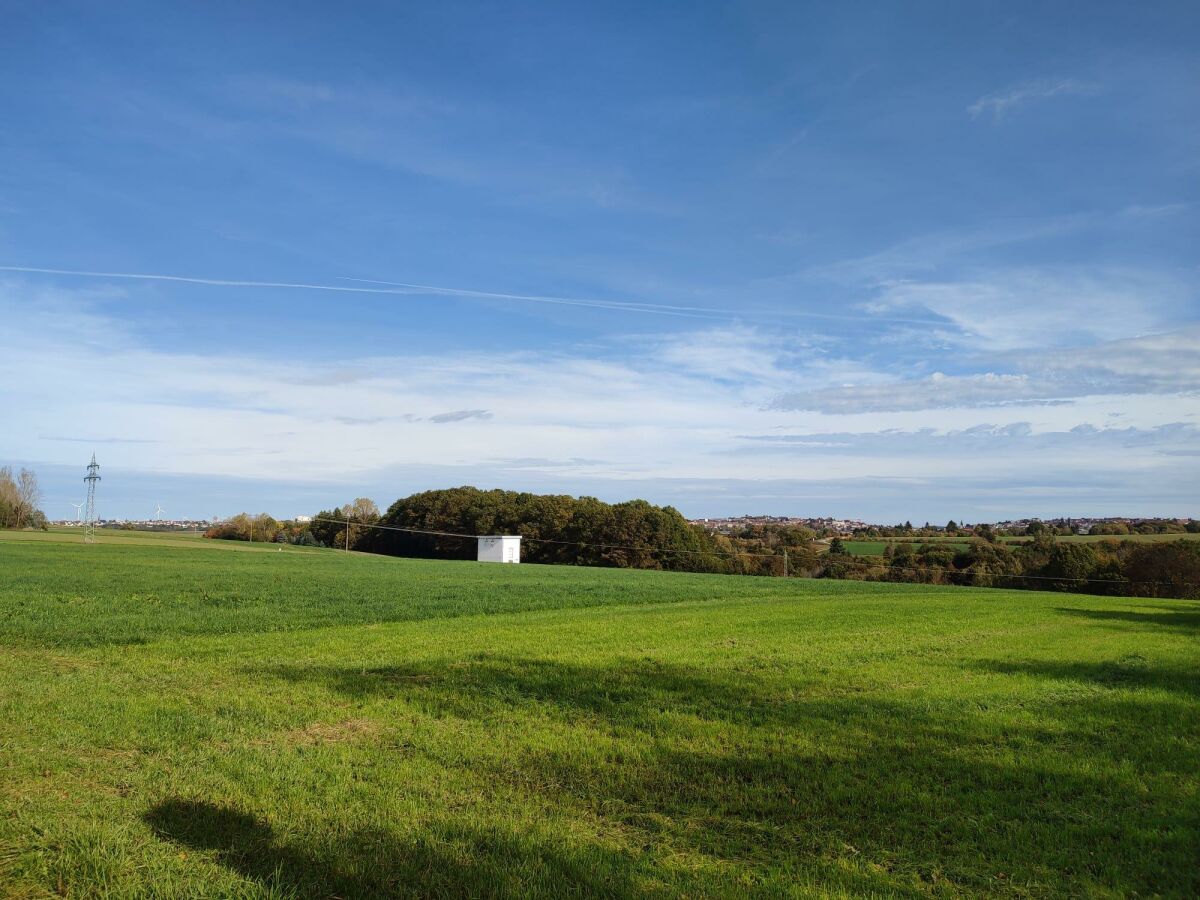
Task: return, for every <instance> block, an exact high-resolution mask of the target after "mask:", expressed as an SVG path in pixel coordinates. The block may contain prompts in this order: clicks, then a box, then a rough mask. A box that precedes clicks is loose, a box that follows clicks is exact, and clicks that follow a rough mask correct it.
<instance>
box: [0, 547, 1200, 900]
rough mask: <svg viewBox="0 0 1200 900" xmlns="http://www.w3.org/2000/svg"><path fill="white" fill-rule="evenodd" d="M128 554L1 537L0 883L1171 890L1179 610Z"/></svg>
mask: <svg viewBox="0 0 1200 900" xmlns="http://www.w3.org/2000/svg"><path fill="white" fill-rule="evenodd" d="M103 537H104V535H102V538H103ZM137 540H139V539H138V538H133V539H128V540H127V541H126V542H120V543H118V542H108V541H103V542H102V543H99V544H96V545H93V546H86V545H83V544H82V543H78V542H74V541H68V540H62V539H60V540H58V541H51V540H39V541H29V540H15V539H14V540H8V539H6V540H3V541H0V894H5V895H7V896H11V897H49V896H67V897H106V898H119V897H194V898H208V897H247V898H249V897H381V896H414V897H427V896H447V897H450V896H453V897H468V896H470V897H474V896H479V897H488V896H494V897H513V898H517V897H572V896H574V897H583V896H607V897H642V896H651V897H654V896H661V897H667V896H672V897H673V896H689V897H744V896H763V897H779V896H799V897H827V896H900V897H926V896H935V897H941V896H944V897H957V896H964V895H967V896H1005V897H1051V896H1062V897H1068V896H1070V897H1077V896H1096V897H1125V896H1135V895H1137V896H1166V897H1193V896H1196V895H1197V894H1198V893H1200V867H1197V865H1196V861H1197V859H1200V796H1198V788H1200V668H1198V667H1200V604H1197V603H1193V602H1186V601H1162V600H1154V601H1148V600H1134V599H1128V598H1099V597H1090V596H1078V595H1072V594H1048V593H1037V592H1032V591H1001V590H986V589H968V588H947V587H943V588H937V587H930V586H923V585H896V584H864V583H856V582H836V581H808V580H786V579H782V578H738V577H730V576H706V575H686V574H665V573H655V572H641V571H627V570H601V569H577V568H569V567H543V566H529V565H522V566H498V565H490V566H489V565H481V564H477V563H465V562H431V561H416V560H401V559H391V558H382V557H371V556H365V555H359V554H345V553H338V552H334V551H315V552H308V553H303V552H296V551H294V550H293V551H292V552H287V551H285V552H283V553H280V552H277V551H275V550H273V549H267V548H263V549H262V550H257V551H255V552H247V551H242V552H237V551H234V550H232V549H231V548H232V547H234V546H238V545H229V544H217V543H216V542H213V546H215V547H219V548H224V549H225V552H220V551H219V550H216V549H214V550H212V552H203V553H200V552H195V550H194V549H191V548H189V547H187V546H184V545H183V542H182V541H180V542H179V545H178V546H174V547H172V546H166V545H164V544H161V543H158V542H151V540H150V539H149V538H146V539H141V540H144V541H145V543H142V544H136V543H133V541H137ZM241 546H244V545H241ZM239 549H240V548H239Z"/></svg>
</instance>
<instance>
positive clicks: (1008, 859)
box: [260, 655, 1200, 895]
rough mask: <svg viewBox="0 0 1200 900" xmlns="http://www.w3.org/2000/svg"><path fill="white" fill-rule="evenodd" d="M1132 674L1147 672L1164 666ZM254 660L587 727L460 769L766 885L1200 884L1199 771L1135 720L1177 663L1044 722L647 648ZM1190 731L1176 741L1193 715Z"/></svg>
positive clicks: (1057, 709) (448, 708) (1183, 704)
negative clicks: (323, 662) (1189, 787)
mask: <svg viewBox="0 0 1200 900" xmlns="http://www.w3.org/2000/svg"><path fill="white" fill-rule="evenodd" d="M997 665H1000V666H1003V665H1005V664H997ZM1014 665H1017V664H1014ZM1126 668H1129V669H1130V671H1132V672H1133V673H1134V674H1133V675H1129V676H1128V677H1131V678H1135V679H1136V678H1142V679H1144V680H1145V681H1146V682H1148V683H1151V682H1153V681H1154V679H1155V678H1159V677H1165V676H1162V674H1161V673H1157V674H1156V673H1153V672H1150V671H1149V670H1145V671H1143V670H1139V669H1138V668H1137V667H1136V666H1135V667H1128V666H1127V667H1126ZM993 670H995V671H1001V672H1004V671H1005V670H1004V669H1003V668H999V669H993ZM1014 671H1021V672H1022V673H1025V672H1026V671H1027V670H1022V669H1019V668H1017V669H1015V670H1014ZM1029 671H1030V672H1031V673H1032V674H1048V675H1056V676H1057V675H1060V674H1061V675H1062V677H1075V676H1076V675H1084V676H1088V675H1090V676H1092V677H1097V678H1099V677H1118V678H1120V677H1126V675H1127V673H1126V669H1125V668H1118V669H1117V670H1115V671H1114V672H1104V671H1100V672H1096V671H1092V672H1089V671H1088V670H1086V668H1085V669H1080V670H1078V671H1074V672H1067V673H1057V672H1055V671H1054V670H1053V669H1049V670H1045V671H1041V672H1040V671H1037V669H1036V664H1035V668H1034V669H1033V670H1029ZM1139 672H1140V673H1141V674H1138V673H1139ZM260 674H267V675H270V676H273V677H280V678H284V679H287V680H293V681H300V682H310V681H315V682H318V683H321V684H323V685H325V686H326V687H327V688H329V689H330V690H333V691H336V692H340V693H343V694H346V695H348V696H351V697H355V698H359V699H371V698H374V699H387V698H390V699H396V700H402V701H404V702H405V703H409V704H412V705H414V706H417V707H419V708H421V709H423V710H425V711H426V712H428V713H430V714H432V715H435V716H439V717H444V716H452V717H457V718H461V719H468V720H475V721H477V722H480V723H482V724H484V725H485V726H486V727H489V728H491V727H505V725H506V724H507V727H509V728H513V727H516V728H520V727H522V726H523V724H524V723H527V722H528V721H530V717H531V716H532V717H536V718H540V719H546V718H549V719H550V720H552V721H556V722H558V723H560V724H561V725H566V726H574V727H577V728H578V729H579V731H578V739H577V740H576V741H564V742H559V743H558V744H551V745H547V744H546V743H545V742H539V743H537V744H534V745H532V746H530V747H529V748H527V749H525V750H524V751H522V752H521V753H520V754H519V758H511V756H500V755H497V754H494V753H490V752H489V751H488V749H486V748H480V749H478V750H476V751H473V753H475V756H474V757H473V758H472V761H471V765H472V766H473V768H474V769H475V771H477V772H478V773H480V774H481V775H482V776H483V777H484V779H485V781H487V782H488V783H490V784H493V785H495V786H497V788H502V789H507V790H510V791H512V792H513V793H514V795H520V793H521V792H522V791H524V790H528V786H529V785H537V786H538V788H537V789H538V791H539V792H540V793H541V794H542V796H544V797H550V798H553V799H554V800H555V802H556V804H557V805H558V806H559V807H560V808H562V809H564V810H573V809H582V810H586V811H587V812H588V814H589V815H591V816H596V817H599V818H601V819H603V820H606V821H609V822H611V823H612V824H613V825H614V826H615V827H619V828H622V829H639V830H641V831H643V832H645V833H646V834H648V835H651V836H652V838H653V840H655V841H658V842H661V843H663V844H664V845H665V846H668V847H675V848H676V849H678V850H681V851H683V852H687V853H702V854H705V855H707V856H709V857H711V858H713V859H715V860H719V861H723V862H724V863H727V864H731V865H737V866H741V867H743V868H744V869H746V870H749V871H753V872H755V873H756V877H757V878H758V879H760V883H761V884H764V885H774V886H775V887H782V886H786V885H788V884H790V883H791V882H790V879H791V878H793V877H798V875H799V874H800V873H802V874H803V876H804V877H805V878H807V879H810V880H812V879H815V883H817V884H820V885H823V886H824V887H825V888H830V887H832V886H834V885H837V884H838V883H839V880H838V879H839V876H838V870H837V869H836V867H835V866H834V865H833V863H834V862H835V861H836V860H837V859H839V858H840V857H844V856H845V855H846V854H847V853H849V854H850V855H851V856H852V857H859V858H861V859H862V860H869V861H870V862H871V864H872V866H873V867H875V868H877V869H879V871H880V873H881V878H883V879H884V880H883V882H882V883H881V884H879V885H875V886H874V887H873V888H871V887H867V888H865V889H866V890H872V889H874V890H880V889H882V890H884V891H886V892H890V893H903V892H906V891H917V892H921V893H924V892H928V891H932V890H934V889H935V886H936V885H937V884H939V883H941V884H943V885H945V884H947V883H949V884H950V885H953V886H954V889H955V890H977V891H984V892H989V891H1001V892H1005V891H1007V890H1008V889H1009V888H1010V887H1013V888H1015V886H1016V885H1018V884H1020V885H1023V886H1024V887H1023V888H1022V889H1027V890H1029V891H1032V892H1034V893H1037V892H1055V891H1058V892H1064V891H1066V892H1072V891H1082V892H1087V891H1088V890H1100V891H1105V890H1108V891H1116V892H1118V893H1132V892H1144V893H1156V892H1157V893H1167V894H1172V893H1177V894H1182V895H1186V894H1188V893H1189V892H1191V891H1193V890H1195V889H1200V874H1197V872H1196V871H1194V870H1193V869H1192V868H1190V867H1189V865H1188V863H1187V861H1188V860H1191V859H1194V858H1195V857H1196V856H1197V854H1198V853H1200V816H1198V815H1197V813H1196V811H1194V810H1189V809H1188V808H1186V807H1185V806H1184V805H1182V804H1180V803H1179V802H1178V794H1177V792H1176V791H1177V789H1178V778H1180V777H1187V778H1190V779H1193V780H1194V779H1195V778H1196V777H1197V776H1198V775H1200V771H1198V768H1200V765H1198V764H1197V762H1196V760H1195V759H1194V758H1192V757H1191V756H1190V755H1189V754H1187V753H1186V752H1183V753H1181V752H1166V751H1165V750H1164V749H1163V748H1162V747H1159V746H1156V745H1155V744H1153V743H1152V742H1150V743H1148V742H1145V741H1144V732H1143V730H1142V728H1143V721H1142V717H1143V716H1149V717H1150V719H1159V718H1162V717H1169V716H1171V715H1177V714H1178V711H1179V710H1180V709H1187V708H1193V706H1194V705H1193V704H1191V702H1190V701H1191V698H1192V697H1193V696H1195V694H1194V693H1193V689H1194V687H1195V681H1194V679H1193V678H1192V677H1190V676H1189V675H1188V674H1187V673H1182V674H1181V673H1175V674H1174V675H1172V676H1170V677H1169V678H1168V681H1169V682H1170V684H1171V685H1172V686H1173V687H1174V689H1176V693H1177V694H1178V696H1179V699H1178V700H1172V701H1166V700H1161V699H1158V698H1146V699H1145V700H1144V701H1143V700H1142V699H1141V698H1135V700H1134V701H1129V700H1128V699H1127V698H1122V699H1115V700H1112V701H1105V700H1095V699H1091V700H1089V702H1088V703H1086V704H1084V703H1060V704H1052V705H1050V706H1048V707H1047V709H1046V710H1044V711H1043V712H1044V715H1043V716H1042V717H1041V720H1031V718H1030V717H1029V716H1028V715H1025V714H1023V713H1022V712H1020V711H1019V710H1018V713H1017V714H1016V715H1015V716H999V717H998V716H996V715H993V714H990V713H989V712H988V711H987V709H986V708H984V709H981V708H979V706H978V705H977V704H976V703H974V702H970V703H968V702H966V701H962V702H961V703H958V704H955V703H953V702H951V703H949V704H948V705H941V706H939V705H937V704H932V705H931V704H926V703H922V702H920V701H919V700H918V701H917V702H902V701H895V700H883V699H880V698H879V697H878V696H868V695H863V694H861V693H855V692H853V691H848V692H847V693H846V694H844V695H837V694H830V693H829V692H828V691H826V693H824V694H816V693H814V694H812V695H808V694H805V693H804V692H803V691H801V690H798V689H797V680H796V679H795V678H794V677H793V678H791V679H789V678H787V677H785V675H783V674H779V673H775V674H771V673H767V674H762V673H757V672H751V671H744V670H719V671H713V670H708V669H705V670H699V669H695V668H693V667H688V666H683V665H676V664H669V663H664V662H661V661H657V660H650V659H645V660H624V661H620V662H618V663H616V664H612V665H582V664H574V663H564V662H559V661H554V660H545V659H529V658H521V657H507V656H487V655H481V656H476V657H474V658H472V659H469V660H466V661H458V660H456V661H447V662H440V663H439V662H433V663H429V664H424V665H412V666H408V665H400V666H395V667H378V668H371V669H365V670H354V669H345V668H337V667H325V668H323V667H280V668H276V669H269V670H266V671H265V672H262V673H260ZM1191 732H1192V737H1193V738H1195V737H1197V735H1196V734H1195V732H1196V728H1195V727H1193V728H1192V729H1191ZM1180 737H1181V738H1182V742H1181V743H1180V747H1181V748H1186V746H1187V743H1188V733H1187V730H1186V729H1184V731H1181V732H1180ZM1139 742H1140V743H1139ZM1177 749H1178V748H1177ZM1131 763H1132V764H1133V766H1134V767H1135V768H1136V771H1134V770H1131V769H1129V764H1131ZM1143 771H1145V772H1147V773H1149V774H1148V775H1147V776H1146V777H1142V774H1141V773H1142V772H1143ZM847 848H849V849H847ZM823 879H824V880H823Z"/></svg>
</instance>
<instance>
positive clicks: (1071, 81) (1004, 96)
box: [967, 78, 1100, 119]
mask: <svg viewBox="0 0 1200 900" xmlns="http://www.w3.org/2000/svg"><path fill="white" fill-rule="evenodd" d="M1099 90H1100V88H1099V85H1096V84H1092V83H1090V82H1086V81H1080V80H1078V79H1075V78H1044V79H1039V80H1036V81H1024V82H1022V83H1020V84H1017V85H1013V86H1012V87H1010V88H1006V89H1005V90H1003V91H998V92H996V93H994V94H987V95H985V96H983V97H980V98H979V99H978V100H976V101H975V102H974V103H972V104H971V105H970V106H968V107H967V112H969V113H970V114H971V118H973V119H977V118H979V117H980V116H981V115H984V114H985V113H991V115H992V117H993V118H995V119H1000V118H1003V117H1004V116H1005V115H1007V114H1008V113H1010V112H1012V111H1013V110H1014V109H1016V108H1017V107H1019V106H1023V105H1024V104H1026V103H1029V102H1031V101H1034V100H1046V99H1049V98H1050V97H1059V96H1067V95H1076V96H1086V95H1090V94H1095V93H1097V92H1098V91H1099Z"/></svg>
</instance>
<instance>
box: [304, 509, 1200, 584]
mask: <svg viewBox="0 0 1200 900" xmlns="http://www.w3.org/2000/svg"><path fill="white" fill-rule="evenodd" d="M313 521H314V522H327V523H330V524H333V525H346V526H348V527H354V528H377V529H380V530H383V531H399V532H406V533H409V534H421V535H430V536H434V537H452V538H463V539H468V540H477V539H478V538H479V537H481V536H486V535H477V534H464V533H461V532H453V531H433V530H430V529H423V528H406V527H402V526H398V525H380V524H373V523H368V522H355V521H353V520H351V519H330V518H326V517H321V516H315V517H314V518H313ZM517 536H518V537H520V538H521V540H523V541H530V542H531V543H539V544H560V545H563V546H568V547H578V548H580V549H583V548H585V547H590V548H596V549H601V550H630V551H636V552H641V553H674V554H681V555H689V556H720V557H724V558H732V559H738V558H741V557H746V556H749V557H755V558H758V559H779V560H782V559H783V554H780V553H755V552H753V551H749V550H747V551H723V550H683V549H677V548H673V547H646V546H640V547H639V546H635V545H624V544H600V543H593V542H590V541H563V540H556V539H554V538H537V537H529V536H526V535H517ZM825 557H826V564H828V554H825ZM846 558H847V559H848V560H853V561H854V565H856V566H858V567H860V568H867V569H875V570H877V571H883V572H887V571H892V572H913V573H917V574H930V573H934V572H939V573H944V574H948V575H957V576H960V577H962V576H966V577H971V578H975V577H984V578H1015V579H1020V580H1028V581H1066V582H1071V583H1081V582H1082V583H1085V584H1125V585H1133V584H1137V585H1151V586H1156V587H1189V588H1190V587H1197V586H1200V585H1197V584H1195V583H1192V582H1187V581H1184V582H1176V581H1128V580H1125V579H1120V578H1074V577H1072V576H1069V575H1008V574H1004V573H1000V572H972V571H970V570H969V569H952V568H946V567H944V566H925V567H915V566H896V565H892V564H891V563H885V564H883V565H876V564H874V563H871V562H869V561H867V559H866V558H864V557H861V556H854V555H852V554H847V555H846ZM795 577H803V576H795ZM955 586H956V587H970V585H955Z"/></svg>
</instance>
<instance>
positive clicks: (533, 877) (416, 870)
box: [144, 798, 636, 898]
mask: <svg viewBox="0 0 1200 900" xmlns="http://www.w3.org/2000/svg"><path fill="white" fill-rule="evenodd" d="M144 818H145V821H146V822H147V823H148V824H149V825H150V827H151V828H152V829H153V830H154V832H155V833H156V834H157V835H158V836H159V837H160V838H162V839H164V840H169V841H172V842H174V843H176V844H180V845H182V846H185V847H188V848H190V849H192V850H194V851H198V852H205V851H212V852H215V855H216V859H217V861H218V862H219V863H220V864H221V865H223V866H225V867H226V868H229V869H231V870H233V871H235V872H237V873H238V874H240V875H241V876H243V877H244V878H247V879H250V880H252V881H254V882H257V883H258V884H259V885H260V886H262V887H264V888H268V889H271V890H273V891H274V892H276V893H280V894H283V895H285V896H294V897H314V898H315V897H346V898H349V897H396V896H420V897H430V896H440V897H525V896H530V895H540V896H588V897H627V896H632V895H634V894H635V893H636V892H635V890H634V882H633V880H632V876H631V862H630V860H628V859H625V858H622V857H621V856H620V855H618V854H612V853H610V852H607V851H604V850H601V849H598V848H595V847H592V848H589V849H588V850H587V852H586V853H580V854H578V855H571V854H569V853H567V852H565V851H564V850H562V849H561V848H555V847H550V846H547V845H546V844H545V843H539V842H538V841H537V840H535V839H533V838H529V837H524V838H523V837H520V836H514V835H506V834H503V833H502V832H500V831H498V830H495V831H490V832H483V831H479V832H474V831H471V830H469V829H467V828H464V827H456V826H446V827H442V828H439V829H438V830H437V831H436V832H423V833H422V834H421V835H420V836H419V837H418V838H416V839H414V840H411V841H407V842H406V841H402V840H399V839H397V837H396V836H394V835H393V834H391V833H389V832H387V831H384V830H378V829H360V830H357V831H353V832H351V833H350V834H346V835H339V836H338V837H337V838H335V839H333V840H330V841H327V842H323V843H322V846H321V847H320V848H318V849H308V848H306V847H304V846H303V845H299V844H294V843H291V842H287V841H283V840H281V839H280V838H279V837H277V836H276V834H275V832H274V830H273V829H272V828H271V826H270V824H268V823H267V822H265V821H263V820H261V819H259V818H257V817H255V816H253V815H251V814H249V813H247V812H244V811H242V810H239V809H235V808H233V807H229V806H221V805H218V804H215V803H210V802H207V801H200V800H185V799H180V798H175V799H170V800H166V801H164V802H162V803H159V804H158V805H156V806H154V807H153V808H152V809H150V810H149V811H148V812H147V813H146V814H145V816H144Z"/></svg>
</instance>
